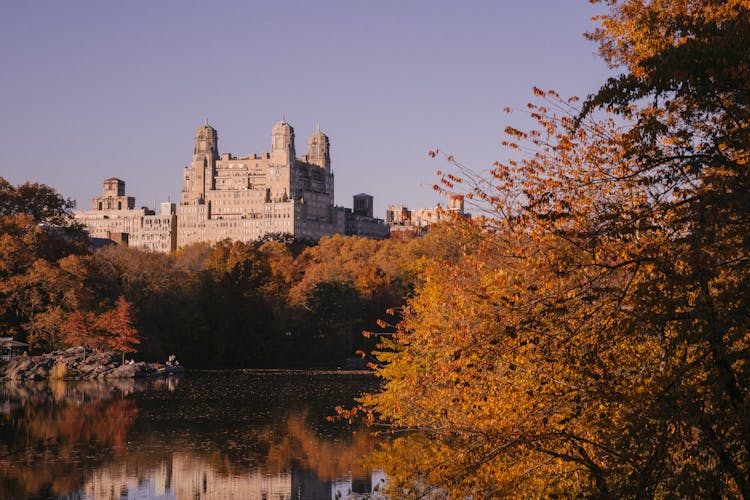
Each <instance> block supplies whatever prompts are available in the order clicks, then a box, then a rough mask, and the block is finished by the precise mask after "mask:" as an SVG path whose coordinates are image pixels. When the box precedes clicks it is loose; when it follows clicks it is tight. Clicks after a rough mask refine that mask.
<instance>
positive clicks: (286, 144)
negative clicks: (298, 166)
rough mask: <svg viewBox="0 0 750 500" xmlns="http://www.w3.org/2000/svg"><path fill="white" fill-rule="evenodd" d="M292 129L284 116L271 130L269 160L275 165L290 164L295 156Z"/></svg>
mask: <svg viewBox="0 0 750 500" xmlns="http://www.w3.org/2000/svg"><path fill="white" fill-rule="evenodd" d="M295 155H296V153H295V151H294V129H293V128H292V126H291V125H289V124H288V123H287V122H286V121H285V120H284V118H282V119H281V121H279V122H278V123H277V124H276V125H274V126H273V130H272V131H271V160H273V163H274V164H276V165H279V166H281V165H287V166H289V165H292V164H294V158H295Z"/></svg>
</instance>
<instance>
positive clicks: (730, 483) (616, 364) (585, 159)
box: [362, 0, 750, 498]
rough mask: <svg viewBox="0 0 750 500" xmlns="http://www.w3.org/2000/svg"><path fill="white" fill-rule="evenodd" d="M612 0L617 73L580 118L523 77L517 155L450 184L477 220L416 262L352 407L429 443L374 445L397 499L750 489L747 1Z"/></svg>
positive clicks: (514, 141)
mask: <svg viewBox="0 0 750 500" xmlns="http://www.w3.org/2000/svg"><path fill="white" fill-rule="evenodd" d="M607 3H608V4H609V5H610V7H611V12H610V14H608V15H606V16H603V17H602V18H601V29H600V30H598V31H596V32H595V33H594V34H593V35H592V37H593V38H594V39H596V40H597V41H599V42H600V47H601V50H602V53H603V54H604V55H605V56H606V57H607V58H608V60H609V61H610V62H611V63H612V64H615V65H617V64H619V65H622V66H623V67H624V68H625V69H626V73H625V74H624V75H622V76H620V77H618V78H615V79H612V80H610V81H609V82H607V84H605V85H604V87H602V89H601V90H600V91H599V92H598V93H597V94H596V95H594V96H592V97H590V98H589V99H587V100H586V102H585V103H584V105H583V107H582V109H580V110H578V109H576V108H574V107H573V105H572V102H573V101H565V100H562V99H560V98H559V97H558V96H557V95H556V94H555V93H554V92H543V91H541V90H539V89H536V90H535V93H536V95H537V96H538V98H539V100H540V101H542V102H540V103H538V104H531V105H530V106H529V107H530V113H531V116H532V117H533V118H534V119H535V120H536V121H537V128H536V129H534V130H531V131H528V132H523V131H520V130H517V129H515V128H511V127H509V128H508V129H507V130H506V132H507V133H508V135H509V139H508V141H507V142H506V146H507V147H508V148H510V151H511V154H509V159H508V160H506V161H504V162H499V163H497V164H496V165H495V168H494V169H493V170H492V172H491V174H490V175H489V176H488V177H484V178H482V177H477V176H474V175H473V174H472V173H471V172H469V171H467V170H466V169H464V168H463V167H462V166H461V165H459V164H457V163H455V162H453V163H454V169H453V171H452V173H447V174H445V175H444V176H443V178H442V184H441V187H440V189H443V190H446V191H450V192H455V191H457V190H462V189H463V190H467V192H465V194H466V196H467V198H468V199H470V200H472V199H473V200H477V203H478V204H479V206H480V207H481V208H483V209H485V210H486V213H487V214H488V217H486V218H484V219H478V220H475V221H465V222H456V224H459V225H463V226H464V227H465V230H466V231H467V233H468V234H471V235H473V237H474V238H476V240H477V241H478V244H477V245H476V246H475V247H471V248H467V252H466V254H465V255H464V256H462V257H461V258H460V259H458V260H454V261H451V260H442V259H440V260H433V261H432V262H430V263H428V264H427V266H426V268H425V271H424V275H423V280H421V282H420V285H419V287H418V289H417V293H416V295H415V297H414V298H413V299H412V300H411V301H410V302H409V304H408V307H407V308H406V309H405V311H404V320H403V322H402V323H401V324H400V325H399V333H398V335H397V336H396V339H395V340H394V341H385V342H383V348H382V349H381V351H380V354H379V357H380V359H381V361H383V362H385V363H386V364H385V365H384V367H383V368H381V369H380V370H379V373H380V375H381V376H382V377H384V379H385V386H384V390H383V391H382V392H380V393H375V394H371V395H368V396H365V397H364V398H363V400H362V401H363V406H364V408H363V409H364V410H365V411H369V412H373V413H374V415H378V416H380V418H381V422H382V423H384V424H388V425H395V426H399V427H407V428H413V429H419V430H422V431H423V432H425V433H427V435H429V436H430V437H431V438H432V439H431V440H428V441H424V440H422V439H421V438H420V437H419V436H415V437H413V438H411V439H409V438H407V439H406V440H403V441H397V442H396V443H395V444H394V446H392V447H391V448H390V449H388V450H387V453H385V454H384V455H381V458H382V459H383V460H384V461H385V462H386V463H387V464H391V465H392V466H393V467H392V468H391V469H390V471H389V472H390V473H392V474H393V475H394V477H396V478H397V480H396V481H394V484H398V485H401V486H402V487H403V488H405V489H407V488H410V487H411V488H412V490H411V491H413V490H414V486H415V485H416V486H424V485H425V484H430V485H434V486H436V487H439V488H441V490H432V491H433V492H434V491H444V492H447V493H449V494H451V495H455V496H457V497H459V496H460V497H463V496H467V495H470V496H475V497H479V498H482V497H498V496H512V495H514V494H517V495H520V496H538V497H541V496H553V495H566V496H592V497H599V498H606V497H610V496H613V495H619V496H632V497H637V498H645V497H648V498H653V497H663V496H677V497H680V496H684V497H708V496H725V497H743V498H750V466H748V464H749V463H750V424H749V422H750V415H748V408H750V399H748V395H750V356H749V355H748V352H749V351H748V343H749V341H750V336H749V335H750V334H749V333H748V332H749V331H750V239H748V238H747V235H748V234H750V217H748V214H750V204H749V203H750V202H749V201H748V200H750V197H749V196H748V194H749V193H750V175H748V174H749V171H748V168H747V165H748V159H749V156H748V155H749V153H748V141H749V140H750V133H749V132H750V130H749V129H748V123H750V114H749V113H748V111H749V110H748V106H750V98H749V96H750V89H749V88H748V81H750V78H748V77H750V43H749V42H750V12H748V6H747V3H746V2H741V1H728V2H718V1H709V2H666V1H660V0H654V1H652V2H645V1H642V0H624V1H617V0H612V1H609V2H607ZM607 112H609V113H610V115H607V114H606V113H607ZM602 113H603V116H602ZM611 113H614V116H611ZM518 152H520V155H519V154H518ZM404 456H405V457H406V458H407V459H408V463H410V464H414V461H415V460H417V461H421V467H420V466H412V467H410V469H411V470H412V471H414V470H422V471H424V474H423V475H422V476H421V477H417V478H411V480H409V479H410V478H403V474H401V472H399V469H398V467H396V466H395V465H396V464H398V463H400V462H399V460H400V458H401V457H404ZM402 480H404V481H402ZM410 485H411V486H410ZM519 491H520V493H519Z"/></svg>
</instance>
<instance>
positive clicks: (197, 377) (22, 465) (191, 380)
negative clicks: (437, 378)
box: [0, 370, 386, 500]
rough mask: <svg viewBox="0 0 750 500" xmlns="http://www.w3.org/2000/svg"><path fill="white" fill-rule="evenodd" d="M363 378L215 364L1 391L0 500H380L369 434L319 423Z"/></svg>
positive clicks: (368, 385) (367, 381)
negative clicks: (214, 368)
mask: <svg viewBox="0 0 750 500" xmlns="http://www.w3.org/2000/svg"><path fill="white" fill-rule="evenodd" d="M376 387H377V381H376V379H375V378H374V377H373V376H372V375H369V374H354V373H345V372H274V371H245V370H240V371H224V372H204V373H195V374H194V373H191V374H188V375H187V376H185V377H183V378H181V379H167V380H152V381H133V380H125V381H117V382H108V383H104V382H62V381H52V382H50V383H46V382H45V383H24V384H20V385H5V386H3V387H2V389H0V499H30V498H56V499H97V500H98V499H199V498H200V499H232V498H234V499H255V498H257V499H267V500H272V499H326V500H327V499H332V500H334V499H346V498H351V499H355V498H356V499H360V498H380V495H379V494H378V492H379V490H380V488H381V487H382V485H383V484H384V482H385V480H386V478H385V476H384V474H383V473H382V471H379V470H377V469H372V468H368V467H366V466H364V465H363V464H362V462H361V458H362V457H363V456H365V455H367V454H368V453H369V452H370V451H372V450H373V449H374V447H375V445H376V442H377V439H379V438H376V437H375V436H373V435H372V434H371V433H370V432H369V431H368V430H367V429H365V428H356V427H352V426H350V425H348V424H345V423H341V422H330V421H328V420H327V419H326V417H327V416H330V415H332V414H334V413H335V410H334V408H335V407H336V406H337V405H342V406H350V405H351V404H352V403H353V398H354V397H355V396H356V395H358V394H360V393H361V392H363V391H365V390H373V389H375V388H376Z"/></svg>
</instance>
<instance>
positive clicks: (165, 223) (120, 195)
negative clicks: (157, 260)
mask: <svg viewBox="0 0 750 500" xmlns="http://www.w3.org/2000/svg"><path fill="white" fill-rule="evenodd" d="M73 216H74V217H75V219H76V221H77V222H80V223H81V224H84V225H85V226H86V229H87V231H88V233H89V236H91V238H100V239H106V240H112V241H115V242H117V243H121V244H124V245H128V246H132V247H135V248H140V249H143V250H152V251H155V252H170V251H172V250H174V249H175V248H176V246H175V245H176V243H177V240H176V238H177V233H176V218H175V209H174V203H162V204H161V210H160V213H159V214H155V213H154V212H153V211H152V210H149V209H148V208H145V207H142V208H135V198H133V197H132V196H127V195H126V194H125V182H124V181H122V180H120V179H116V178H114V177H113V178H111V179H107V180H105V181H104V188H103V189H102V196H97V197H95V198H94V203H93V206H92V208H91V210H76V211H75V212H73Z"/></svg>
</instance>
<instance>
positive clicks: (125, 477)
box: [81, 453, 386, 500]
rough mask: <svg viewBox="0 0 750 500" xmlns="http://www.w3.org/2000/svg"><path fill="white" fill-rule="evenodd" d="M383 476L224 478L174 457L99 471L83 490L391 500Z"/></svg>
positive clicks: (121, 494)
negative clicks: (157, 461)
mask: <svg viewBox="0 0 750 500" xmlns="http://www.w3.org/2000/svg"><path fill="white" fill-rule="evenodd" d="M385 483H386V476H385V474H384V473H383V471H380V470H375V471H372V472H371V473H370V474H369V475H366V476H364V477H362V478H353V477H352V476H351V474H349V475H348V476H347V477H344V478H341V479H339V480H336V481H333V482H331V481H324V480H321V479H320V478H318V476H317V475H316V474H315V472H314V471H311V470H305V469H296V468H292V470H291V471H290V472H282V473H277V474H268V473H265V472H264V471H263V469H261V468H256V469H251V470H248V471H234V472H219V471H217V469H216V467H214V466H212V465H211V464H210V463H208V462H206V461H205V460H203V459H202V458H200V457H199V456H197V455H192V454H188V453H174V454H172V456H171V459H167V460H163V461H161V462H159V463H157V464H156V465H153V466H150V467H148V466H147V467H146V468H143V467H140V466H138V465H135V466H134V465H133V464H130V465H128V464H126V463H122V464H119V465H115V464H112V465H109V466H106V467H103V468H100V469H98V470H96V471H95V472H94V473H93V474H92V475H91V477H90V478H89V479H88V481H87V482H86V484H85V485H84V486H83V488H82V490H81V492H82V494H83V497H84V498H97V499H98V498H118V499H121V500H131V499H138V498H151V499H157V500H172V499H174V500H182V499H185V500H188V499H196V498H199V499H201V500H214V499H215V500H224V499H231V498H235V499H246V498H247V499H256V498H257V499H268V500H292V499H294V500H298V499H322V500H323V499H324V500H328V499H331V500H344V499H349V500H354V499H357V500H358V499H363V498H368V499H371V500H379V499H385V498H386V497H385V496H384V495H382V494H381V492H382V490H383V487H384V486H385Z"/></svg>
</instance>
